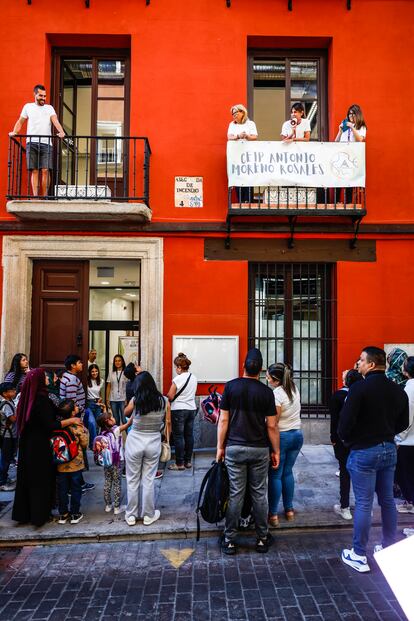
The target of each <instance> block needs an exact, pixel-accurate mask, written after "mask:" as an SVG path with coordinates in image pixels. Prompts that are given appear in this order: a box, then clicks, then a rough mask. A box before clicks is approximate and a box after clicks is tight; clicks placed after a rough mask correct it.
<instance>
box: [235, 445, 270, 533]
mask: <svg viewBox="0 0 414 621" xmlns="http://www.w3.org/2000/svg"><path fill="white" fill-rule="evenodd" d="M225 461H226V466H227V472H228V475H229V483H230V496H229V504H228V506H227V511H226V526H225V528H224V535H225V538H226V539H227V540H230V541H234V539H235V538H236V536H237V530H238V526H239V519H240V515H241V511H242V507H243V503H244V497H245V494H246V487H247V485H248V486H249V491H250V496H251V499H252V506H253V515H254V521H255V527H256V534H257V536H258V538H259V539H266V537H267V533H268V525H267V513H268V508H269V504H268V500H267V473H268V470H269V449H268V448H262V447H258V448H257V447H253V446H241V445H237V446H236V445H234V446H228V447H227V448H226V460H225Z"/></svg>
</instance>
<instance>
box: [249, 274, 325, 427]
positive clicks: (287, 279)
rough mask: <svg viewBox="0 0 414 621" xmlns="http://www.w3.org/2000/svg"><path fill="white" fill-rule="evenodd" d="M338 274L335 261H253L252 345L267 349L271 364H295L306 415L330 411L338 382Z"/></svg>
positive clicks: (265, 353) (267, 362)
mask: <svg viewBox="0 0 414 621" xmlns="http://www.w3.org/2000/svg"><path fill="white" fill-rule="evenodd" d="M333 278H334V270H333V266H332V265H331V264H323V263H322V264H320V263H251V264H250V266H249V346H250V347H258V348H259V349H260V350H261V352H262V354H263V360H264V365H265V366H266V367H267V366H269V365H270V364H272V363H273V362H287V363H289V364H291V365H292V367H293V372H294V379H295V382H296V385H297V386H298V388H299V391H300V395H301V401H302V417H305V418H325V417H326V416H327V415H328V408H327V404H328V399H329V397H330V395H331V394H332V391H333V389H334V388H335V385H336V382H335V377H334V373H333V369H334V360H335V353H336V352H335V347H336V340H335V298H334V294H335V286H334V280H333ZM263 381H265V378H264V376H263Z"/></svg>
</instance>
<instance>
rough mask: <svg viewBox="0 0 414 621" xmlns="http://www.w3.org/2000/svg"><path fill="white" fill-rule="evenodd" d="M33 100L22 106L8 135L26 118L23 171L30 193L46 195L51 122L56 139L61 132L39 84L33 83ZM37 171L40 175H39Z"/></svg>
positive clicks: (50, 161)
mask: <svg viewBox="0 0 414 621" xmlns="http://www.w3.org/2000/svg"><path fill="white" fill-rule="evenodd" d="M33 91H34V99H35V100H34V102H33V103H27V104H25V105H24V106H23V110H22V111H21V114H20V117H19V119H18V121H17V122H16V125H15V126H14V128H13V131H12V132H9V136H16V135H17V134H18V133H19V131H20V130H21V128H22V127H23V125H24V123H25V121H26V120H27V136H28V138H27V142H26V161H27V170H28V171H29V173H30V172H31V174H32V190H33V196H38V195H39V190H40V195H41V196H47V192H48V187H49V170H50V169H52V168H53V165H52V162H53V156H52V155H53V150H52V141H51V138H49V137H48V136H52V123H53V125H54V126H55V127H56V130H57V132H58V134H57V135H58V136H59V138H64V136H65V132H64V130H63V127H62V126H61V124H60V123H59V121H58V118H57V114H56V112H55V109H54V108H53V106H50V105H49V104H47V103H46V89H45V87H44V86H43V84H36V86H35V87H34V89H33ZM39 171H40V178H39Z"/></svg>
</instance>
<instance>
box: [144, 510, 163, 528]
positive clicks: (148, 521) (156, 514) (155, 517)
mask: <svg viewBox="0 0 414 621" xmlns="http://www.w3.org/2000/svg"><path fill="white" fill-rule="evenodd" d="M160 515H161V511H159V509H155V511H154V515H153V516H152V517H149V516H148V515H144V524H145V526H149V525H150V524H153V523H154V522H156V521H157V520H158V519H159V517H160Z"/></svg>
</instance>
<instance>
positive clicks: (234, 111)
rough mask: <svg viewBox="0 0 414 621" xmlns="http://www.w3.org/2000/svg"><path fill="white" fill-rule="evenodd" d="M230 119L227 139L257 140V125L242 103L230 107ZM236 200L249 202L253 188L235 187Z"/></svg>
mask: <svg viewBox="0 0 414 621" xmlns="http://www.w3.org/2000/svg"><path fill="white" fill-rule="evenodd" d="M230 112H231V116H232V119H233V120H232V121H231V123H230V124H229V128H228V130H227V140H257V136H258V134H257V127H256V123H254V121H251V120H250V119H249V117H248V115H247V109H246V108H245V106H243V104H236V105H235V106H232V107H231V108H230ZM236 196H237V201H238V202H240V203H251V202H252V200H253V188H250V187H246V188H236Z"/></svg>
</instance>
